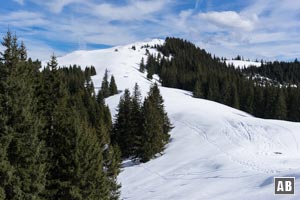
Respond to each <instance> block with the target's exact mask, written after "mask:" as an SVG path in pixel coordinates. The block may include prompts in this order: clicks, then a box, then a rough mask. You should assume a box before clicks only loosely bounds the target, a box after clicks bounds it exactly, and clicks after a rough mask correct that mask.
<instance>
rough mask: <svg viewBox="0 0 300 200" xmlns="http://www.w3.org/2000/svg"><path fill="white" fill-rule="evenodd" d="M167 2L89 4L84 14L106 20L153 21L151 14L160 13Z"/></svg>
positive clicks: (158, 0)
mask: <svg viewBox="0 0 300 200" xmlns="http://www.w3.org/2000/svg"><path fill="white" fill-rule="evenodd" d="M167 2H168V1H161V0H153V1H144V0H143V1H133V0H131V1H129V4H127V5H124V6H117V5H113V4H109V3H103V4H99V5H95V4H90V6H89V7H88V8H87V9H88V10H85V12H91V13H92V14H93V15H95V16H98V17H100V18H105V19H108V20H122V21H123V20H125V21H128V20H144V19H146V18H148V19H149V20H151V19H153V16H152V17H150V15H151V14H153V13H155V12H158V11H161V10H162V9H163V8H165V5H166V4H167Z"/></svg>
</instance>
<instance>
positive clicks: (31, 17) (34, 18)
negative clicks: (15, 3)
mask: <svg viewBox="0 0 300 200" xmlns="http://www.w3.org/2000/svg"><path fill="white" fill-rule="evenodd" d="M46 23H47V22H46V20H45V19H44V17H43V15H42V14H40V13H35V12H29V11H15V12H11V13H9V14H6V15H2V16H1V18H0V25H3V26H7V24H9V25H10V26H13V27H22V28H25V27H28V26H38V25H45V24H46Z"/></svg>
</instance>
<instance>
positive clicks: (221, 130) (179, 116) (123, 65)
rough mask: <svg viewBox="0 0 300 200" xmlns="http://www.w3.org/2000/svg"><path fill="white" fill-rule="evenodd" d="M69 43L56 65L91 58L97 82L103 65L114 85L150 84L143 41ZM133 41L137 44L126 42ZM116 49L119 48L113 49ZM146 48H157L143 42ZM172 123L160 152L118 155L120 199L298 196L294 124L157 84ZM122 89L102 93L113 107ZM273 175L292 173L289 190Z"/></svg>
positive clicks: (299, 132)
mask: <svg viewBox="0 0 300 200" xmlns="http://www.w3.org/2000/svg"><path fill="white" fill-rule="evenodd" d="M163 42H164V41H162V40H152V41H149V42H140V43H136V44H130V45H127V46H119V47H114V48H110V49H102V50H95V51H76V52H73V53H70V54H68V55H66V56H64V57H61V58H58V62H59V64H60V65H67V66H68V65H70V64H79V65H81V66H83V67H85V66H89V65H93V66H95V68H96V70H97V75H96V76H94V77H93V81H94V84H95V86H98V87H99V86H100V84H101V81H102V77H103V74H104V71H105V69H106V68H107V69H108V70H109V73H110V74H113V75H114V76H115V79H116V82H117V86H118V89H119V90H124V89H126V88H130V89H132V88H133V87H134V84H135V83H136V82H137V83H138V84H139V86H140V88H141V90H142V95H143V96H145V95H146V94H147V92H148V90H149V87H150V85H151V81H149V80H147V79H146V73H144V74H142V73H140V72H139V71H138V65H139V63H140V61H141V58H142V57H144V58H146V55H145V51H146V49H145V48H143V49H141V46H142V45H144V44H147V43H148V44H149V45H153V44H162V43H163ZM133 45H135V46H136V50H135V51H134V50H132V49H131V47H132V46H133ZM115 49H118V51H115ZM149 50H150V53H156V51H155V50H154V49H149ZM160 89H161V93H162V96H163V98H164V100H165V106H166V110H167V112H168V114H169V117H170V119H171V122H172V123H173V125H174V126H175V128H174V129H173V130H172V131H171V141H170V143H169V144H168V145H167V147H166V149H165V151H164V153H163V155H162V156H160V157H157V158H155V159H153V160H151V161H149V162H147V163H144V164H135V163H132V162H131V161H129V160H128V161H124V163H123V168H122V172H121V173H120V175H119V177H118V180H119V181H120V182H121V184H122V188H121V199H124V200H125V199H126V200H148V199H150V200H167V199H170V200H171V199H172V200H198V199H208V200H210V199H211V200H212V199H218V200H222V199H230V200H235V199H249V200H253V199H264V200H265V199H299V198H300V190H299V185H300V181H299V180H300V179H299V177H300V167H299V166H300V154H299V143H300V124H299V123H292V122H287V121H279V120H265V119H259V118H255V117H252V116H251V115H249V114H247V113H244V112H242V111H239V110H236V109H233V108H230V107H228V106H225V105H222V104H219V103H216V102H212V101H208V100H203V99H195V98H192V97H191V93H190V92H187V91H183V90H178V89H172V88H166V87H160ZM121 95H122V93H121V94H118V95H115V96H112V97H109V98H108V99H107V100H106V102H107V103H108V105H109V107H110V109H111V112H112V115H114V114H115V113H116V106H117V104H118V101H119V99H120V96H121ZM274 176H294V177H296V189H295V191H296V195H288V196H284V195H281V196H274V184H273V177H274Z"/></svg>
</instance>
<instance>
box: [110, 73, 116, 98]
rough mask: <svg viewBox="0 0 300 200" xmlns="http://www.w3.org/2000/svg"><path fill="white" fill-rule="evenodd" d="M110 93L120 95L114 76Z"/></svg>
mask: <svg viewBox="0 0 300 200" xmlns="http://www.w3.org/2000/svg"><path fill="white" fill-rule="evenodd" d="M109 92H110V95H115V94H118V88H117V84H116V81H115V77H114V76H113V75H112V76H111V78H110V83H109Z"/></svg>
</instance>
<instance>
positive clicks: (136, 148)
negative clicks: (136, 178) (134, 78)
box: [131, 83, 143, 158]
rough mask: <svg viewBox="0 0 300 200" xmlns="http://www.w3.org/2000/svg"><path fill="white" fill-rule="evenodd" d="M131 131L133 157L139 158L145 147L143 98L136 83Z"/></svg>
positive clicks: (133, 94)
mask: <svg viewBox="0 0 300 200" xmlns="http://www.w3.org/2000/svg"><path fill="white" fill-rule="evenodd" d="M131 98H132V111H131V129H132V132H133V144H132V147H133V156H134V157H136V158H138V157H139V154H140V149H141V148H142V146H143V143H142V137H143V116H142V97H141V91H140V89H139V85H138V84H137V83H136V84H135V86H134V90H133V93H132V97H131Z"/></svg>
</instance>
